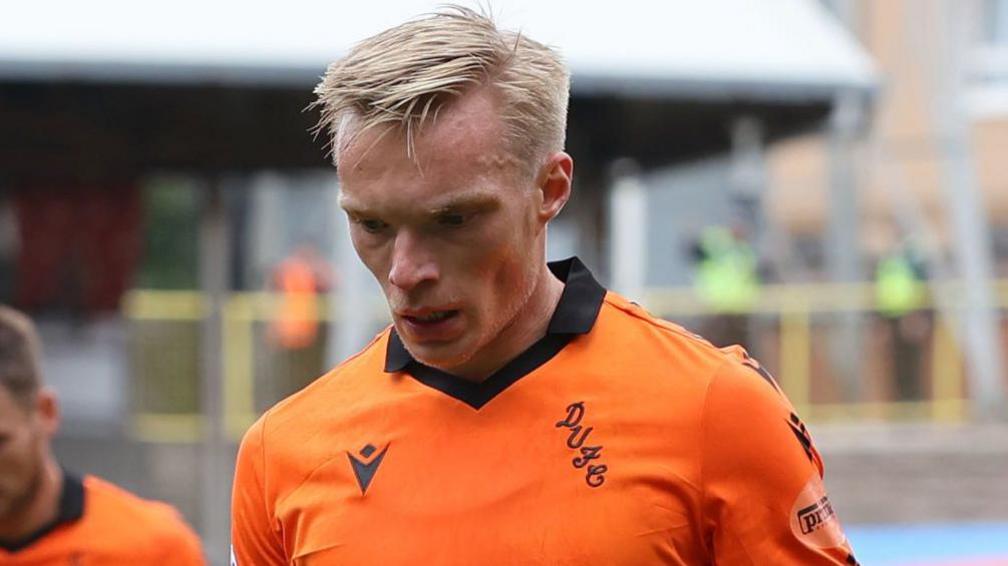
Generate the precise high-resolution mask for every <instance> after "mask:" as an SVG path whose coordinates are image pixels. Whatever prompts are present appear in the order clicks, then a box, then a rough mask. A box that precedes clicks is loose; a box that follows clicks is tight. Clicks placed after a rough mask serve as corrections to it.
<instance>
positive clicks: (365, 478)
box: [347, 444, 389, 495]
mask: <svg viewBox="0 0 1008 566" xmlns="http://www.w3.org/2000/svg"><path fill="white" fill-rule="evenodd" d="M388 447H389V445H388V444H386V445H385V448H383V449H382V451H381V452H379V453H378V455H377V456H374V458H371V457H372V456H373V455H374V453H375V451H376V450H377V448H375V447H374V446H372V445H371V444H368V445H366V446H365V447H364V448H361V449H360V452H358V454H360V456H362V457H363V458H364V460H359V459H357V457H356V456H354V455H353V454H351V453H349V452H347V458H350V467H352V468H353V473H354V476H356V477H357V486H358V487H360V492H361V495H365V494H366V493H367V489H368V486H369V485H371V480H372V479H374V475H375V472H377V471H378V466H380V465H381V463H382V459H383V458H384V457H385V452H386V451H387V450H388ZM368 460H370V461H368Z"/></svg>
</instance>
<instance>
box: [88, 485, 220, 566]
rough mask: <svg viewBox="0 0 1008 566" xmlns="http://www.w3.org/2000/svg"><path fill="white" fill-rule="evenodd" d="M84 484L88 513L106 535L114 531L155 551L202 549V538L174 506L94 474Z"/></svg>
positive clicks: (143, 547) (89, 518)
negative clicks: (153, 499)
mask: <svg viewBox="0 0 1008 566" xmlns="http://www.w3.org/2000/svg"><path fill="white" fill-rule="evenodd" d="M83 484H84V498H85V499H84V512H85V516H86V517H87V518H88V521H89V523H91V524H92V525H93V526H94V528H95V529H97V530H100V531H101V533H102V537H103V538H104V537H106V536H107V534H108V533H113V532H115V533H119V534H120V535H121V538H122V539H123V540H124V541H128V542H129V544H130V546H132V547H133V548H137V549H146V550H148V551H150V552H153V553H158V552H163V551H166V550H169V549H175V550H176V551H177V552H180V553H181V552H182V551H183V550H184V549H188V550H190V551H193V552H195V553H198V552H199V546H200V545H199V539H198V538H197V536H196V534H195V533H194V532H193V530H192V529H191V528H190V527H189V525H187V524H186V522H185V520H184V519H183V518H182V516H181V514H180V513H179V512H178V511H177V510H176V509H175V508H174V507H172V506H171V505H168V504H167V503H162V502H160V501H151V500H147V499H143V498H141V497H139V496H137V495H135V494H133V493H130V492H129V491H127V490H125V489H123V488H121V487H119V486H117V485H115V484H112V483H110V482H107V481H105V480H103V479H101V478H98V477H95V476H86V477H85V478H84V480H83Z"/></svg>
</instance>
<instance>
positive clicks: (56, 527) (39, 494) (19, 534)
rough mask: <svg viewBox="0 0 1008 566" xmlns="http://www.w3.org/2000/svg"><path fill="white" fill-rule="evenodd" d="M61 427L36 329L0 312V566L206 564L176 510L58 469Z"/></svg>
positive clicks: (9, 311)
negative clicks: (55, 448) (45, 381)
mask: <svg viewBox="0 0 1008 566" xmlns="http://www.w3.org/2000/svg"><path fill="white" fill-rule="evenodd" d="M58 423H59V409H58V405H57V400H56V397H55V396H54V394H53V393H52V391H50V390H48V389H46V388H44V387H42V386H41V375H40V368H39V362H38V339H37V337H36V334H35V331H34V329H33V328H32V324H31V322H30V321H29V320H28V318H27V317H25V316H23V315H21V314H20V313H18V312H16V311H14V310H13V309H10V308H7V307H4V306H2V305H0V565H2V566H8V565H9V566H28V565H32V566H36V565H38V566H41V565H68V566H102V565H108V566H112V565H116V566H119V565H126V564H130V565H132V564H157V565H159V566H168V565H177V566H193V565H199V564H204V560H203V556H202V550H201V548H200V543H199V540H198V539H197V538H196V535H195V534H194V533H193V532H192V531H191V530H190V529H189V527H188V526H186V524H185V523H184V522H183V521H182V519H181V517H180V516H179V515H178V513H177V512H176V511H175V510H174V509H173V508H171V507H169V506H168V505H165V504H163V503H156V502H152V501H145V500H143V499H140V498H139V497H137V496H135V495H133V494H131V493H128V492H126V491H124V490H122V489H120V488H118V487H116V486H114V485H112V484H109V483H107V482H105V481H102V480H100V479H98V478H96V477H93V476H85V477H84V478H78V477H77V476H74V475H73V474H71V473H69V472H66V471H64V470H62V469H61V468H60V466H59V464H58V463H57V462H56V459H55V458H54V457H53V454H52V451H51V449H50V446H49V443H50V439H51V438H52V435H53V434H54V433H55V432H56V428H57V425H58Z"/></svg>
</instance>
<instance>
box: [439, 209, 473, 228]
mask: <svg viewBox="0 0 1008 566" xmlns="http://www.w3.org/2000/svg"><path fill="white" fill-rule="evenodd" d="M469 218H470V216H469V215H465V214H462V213H459V212H452V213H446V214H439V215H438V217H437V223H438V224H440V225H441V226H448V227H458V226H463V225H464V224H465V223H466V221H468V220H469Z"/></svg>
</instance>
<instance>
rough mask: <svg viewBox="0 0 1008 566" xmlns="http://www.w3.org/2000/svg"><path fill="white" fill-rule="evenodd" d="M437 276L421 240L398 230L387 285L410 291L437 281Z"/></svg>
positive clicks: (433, 262)
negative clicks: (426, 282)
mask: <svg viewBox="0 0 1008 566" xmlns="http://www.w3.org/2000/svg"><path fill="white" fill-rule="evenodd" d="M438 276H439V271H438V267H437V263H436V262H435V261H434V258H433V257H432V254H431V253H430V251H429V250H427V249H426V246H425V245H424V242H423V241H422V239H421V238H419V237H417V235H416V234H413V233H411V232H410V231H408V230H400V231H399V233H398V234H396V239H395V244H394V246H393V249H392V265H391V266H390V267H389V274H388V278H389V283H391V284H392V285H395V286H396V287H398V288H400V289H402V290H403V291H412V290H413V289H415V288H416V287H417V286H419V285H420V284H421V283H424V282H425V281H437V279H438Z"/></svg>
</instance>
